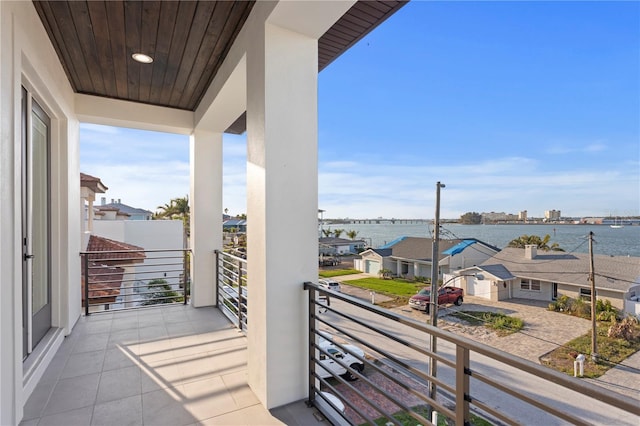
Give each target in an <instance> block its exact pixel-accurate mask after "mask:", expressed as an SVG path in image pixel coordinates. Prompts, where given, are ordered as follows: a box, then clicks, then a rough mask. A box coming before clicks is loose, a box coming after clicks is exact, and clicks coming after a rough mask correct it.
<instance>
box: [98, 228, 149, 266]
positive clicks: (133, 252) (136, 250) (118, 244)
mask: <svg viewBox="0 0 640 426" xmlns="http://www.w3.org/2000/svg"><path fill="white" fill-rule="evenodd" d="M125 250H126V251H127V252H126V253H92V254H90V255H89V256H90V257H89V259H90V260H92V261H97V262H103V263H106V262H107V261H117V262H118V263H120V264H122V263H140V262H143V261H144V259H145V258H146V257H147V256H146V255H145V254H144V248H142V247H138V246H135V245H133V244H128V243H123V242H122V241H116V240H110V239H109V238H104V237H99V236H97V235H91V236H90V237H89V243H88V244H87V251H88V252H101V251H125Z"/></svg>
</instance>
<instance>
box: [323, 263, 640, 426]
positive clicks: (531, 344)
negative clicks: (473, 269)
mask: <svg viewBox="0 0 640 426" xmlns="http://www.w3.org/2000/svg"><path fill="white" fill-rule="evenodd" d="M340 278H342V279H353V278H355V277H354V276H349V277H340ZM343 292H345V293H348V294H352V295H354V296H356V297H361V298H363V299H364V300H367V301H370V300H368V299H370V295H369V292H368V291H366V290H361V289H354V288H352V287H349V286H346V285H343ZM485 302H487V303H485ZM517 302H520V301H517ZM335 303H336V304H338V303H340V302H338V301H336V302H335ZM544 305H545V306H546V304H544ZM342 307H343V306H341V308H342ZM488 308H489V309H501V310H503V311H504V312H507V313H509V314H512V315H517V316H522V317H523V318H524V319H525V323H527V328H526V329H525V330H524V332H521V333H516V334H515V335H512V336H515V337H511V336H508V338H509V340H504V339H506V338H498V337H496V336H495V335H493V334H486V335H483V334H482V333H479V334H477V335H475V336H474V335H473V334H470V335H469V334H463V335H464V336H465V337H467V338H472V339H474V340H477V341H481V342H483V343H486V344H488V345H490V346H493V347H496V348H498V349H501V350H505V351H507V352H510V353H513V354H515V355H518V356H520V357H523V358H525V359H529V360H531V361H533V362H536V363H537V360H538V357H539V356H541V355H543V354H544V353H546V352H548V351H549V350H551V349H552V348H554V347H556V346H557V344H559V343H560V344H561V343H563V342H565V341H568V340H570V339H571V338H573V337H575V336H577V335H580V334H584V333H585V332H586V331H588V329H589V324H590V323H589V321H585V320H581V319H579V318H573V317H569V316H566V315H563V314H557V313H553V312H548V311H546V310H545V308H544V306H541V304H539V303H531V304H525V303H514V302H509V303H504V302H500V306H497V305H493V306H492V304H491V302H488V301H485V300H484V299H482V300H474V299H473V298H467V299H465V303H464V304H463V305H462V307H460V308H457V307H456V309H467V310H480V309H483V310H487V309H488ZM344 309H345V310H347V311H348V312H349V313H351V314H353V315H356V316H358V317H361V318H362V319H363V320H364V321H366V322H367V323H369V324H372V323H373V324H376V325H377V326H378V327H381V328H382V329H384V330H386V331H388V332H390V333H392V334H396V335H398V336H402V337H404V338H408V339H409V340H411V341H413V342H414V343H416V344H421V345H425V344H426V338H425V337H424V336H416V335H415V334H416V333H412V331H410V330H407V329H406V327H404V326H401V325H400V324H396V323H392V322H389V321H381V319H380V318H377V317H375V316H373V315H371V314H369V313H366V312H355V310H354V309H353V308H352V307H351V306H344ZM395 310H396V311H397V312H399V313H401V314H403V315H405V316H410V317H413V318H414V319H418V320H420V319H424V320H426V316H425V315H424V314H423V313H420V312H417V311H413V310H410V309H409V308H408V307H404V308H403V307H401V308H396V309H395ZM328 315H329V316H328V317H327V318H331V321H332V322H335V323H336V324H339V325H341V326H344V327H345V328H346V329H347V330H351V331H354V332H356V334H358V335H361V336H364V337H365V338H368V339H373V341H375V340H376V339H379V337H377V336H375V335H374V334H373V333H372V332H371V331H369V330H364V329H363V328H362V327H360V326H357V325H353V324H346V323H345V322H344V321H342V320H341V319H339V318H337V316H336V315H334V314H330V313H329V314H328ZM442 315H443V316H444V315H446V310H445V311H443V312H442ZM575 320H578V321H575ZM585 322H586V324H585ZM441 324H443V326H444V325H445V324H444V322H442V323H441ZM451 327H452V328H453V330H452V331H454V332H460V330H455V328H459V327H456V325H455V324H453V325H451ZM443 328H447V327H443ZM475 329H480V330H483V329H481V328H478V327H475ZM483 331H484V330H483ZM385 347H387V346H385ZM388 349H389V350H390V351H392V352H393V353H394V354H395V355H396V356H399V357H401V358H402V359H404V360H405V361H406V362H408V363H409V364H411V365H412V366H415V367H417V368H420V369H423V370H424V371H426V369H427V365H428V363H427V361H426V360H424V361H423V360H421V358H423V357H422V356H416V352H414V351H412V350H410V349H407V348H406V347H403V346H399V345H389V346H388ZM438 349H439V350H438V352H439V353H442V354H443V355H445V356H447V357H451V358H452V357H453V353H454V347H453V346H452V345H450V344H448V343H447V342H444V341H442V342H441V341H439V343H438ZM639 360H640V355H638V354H636V355H635V356H634V357H631V358H630V359H628V360H627V361H626V362H625V366H623V367H622V368H620V369H614V370H611V371H610V372H609V373H607V374H606V375H605V376H603V377H602V378H600V379H598V380H597V381H596V383H598V384H603V383H607V382H609V383H611V385H610V386H612V388H613V389H612V390H614V391H617V392H620V393H623V394H625V395H627V396H630V397H632V398H636V399H638V400H639V401H640V398H639V396H640V389H639V388H640V380H639V376H638V370H637V369H634V368H637V367H634V366H636V364H637V362H638V361H639ZM472 363H473V366H472V368H473V369H474V370H477V371H480V372H481V373H482V374H486V375H487V376H489V377H495V378H498V377H503V378H505V379H506V380H507V383H509V385H510V386H512V387H513V388H517V389H520V390H522V391H527V392H531V393H532V395H533V396H534V397H535V398H536V399H543V400H545V401H546V402H548V403H552V404H558V405H561V406H562V407H563V409H566V410H567V411H569V412H572V413H574V414H576V415H580V416H582V417H584V418H586V419H589V421H591V422H593V423H594V424H603V425H605V424H607V425H609V424H629V425H637V424H638V422H637V418H635V417H632V416H630V415H628V414H625V413H620V412H617V411H616V410H611V409H610V408H609V407H607V406H605V405H604V404H602V403H600V402H599V401H595V400H590V399H587V400H585V397H584V396H582V395H578V394H576V393H574V392H570V391H567V390H565V389H563V388H559V387H558V386H556V385H553V384H550V383H548V382H545V381H543V380H541V379H540V378H538V377H532V376H530V375H528V374H525V373H523V372H522V371H519V370H515V369H511V368H510V367H508V366H505V365H502V364H500V363H497V362H496V361H494V360H492V359H489V358H485V357H482V356H478V355H473V356H472ZM438 377H439V378H441V379H443V380H444V381H445V382H447V383H451V384H452V383H453V372H452V371H451V370H450V369H448V368H441V367H440V366H439V370H438ZM610 377H612V378H613V379H611V380H610V379H609V378H610ZM472 383H473V386H472V390H473V394H474V395H475V396H476V397H480V399H481V400H483V401H485V402H487V403H489V404H490V405H493V406H496V407H500V409H501V410H504V411H506V412H508V413H509V414H510V415H513V416H514V417H515V418H518V419H519V420H520V421H522V422H523V423H524V424H563V423H562V422H560V421H558V420H557V419H553V418H551V417H546V415H545V414H541V413H540V412H539V411H538V410H537V409H533V408H531V407H530V406H528V405H527V404H523V403H522V402H519V401H516V400H513V399H511V398H509V397H506V396H505V395H504V394H502V393H500V392H497V391H495V390H494V389H492V388H490V387H487V386H486V385H484V384H482V383H479V382H472Z"/></svg>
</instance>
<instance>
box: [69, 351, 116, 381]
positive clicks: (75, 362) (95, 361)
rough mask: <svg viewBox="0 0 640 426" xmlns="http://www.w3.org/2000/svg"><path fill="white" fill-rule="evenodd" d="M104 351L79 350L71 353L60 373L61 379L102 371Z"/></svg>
mask: <svg viewBox="0 0 640 426" xmlns="http://www.w3.org/2000/svg"><path fill="white" fill-rule="evenodd" d="M104 354H105V351H103V350H101V351H91V352H80V353H76V354H73V355H71V356H70V357H69V359H68V360H67V364H66V365H65V367H64V370H63V371H62V374H61V375H60V378H61V379H68V378H70V377H77V376H84V375H86V374H92V373H99V372H101V371H102V365H103V363H104Z"/></svg>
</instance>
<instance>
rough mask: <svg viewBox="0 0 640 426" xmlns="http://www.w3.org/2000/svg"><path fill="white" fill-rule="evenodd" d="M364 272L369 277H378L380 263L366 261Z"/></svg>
mask: <svg viewBox="0 0 640 426" xmlns="http://www.w3.org/2000/svg"><path fill="white" fill-rule="evenodd" d="M365 272H366V273H367V274H371V275H378V272H380V262H376V261H375V260H367V263H366V265H365Z"/></svg>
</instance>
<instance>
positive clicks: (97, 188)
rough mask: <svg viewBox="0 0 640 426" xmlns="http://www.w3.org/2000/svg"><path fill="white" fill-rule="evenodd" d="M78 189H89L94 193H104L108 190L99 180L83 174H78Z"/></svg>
mask: <svg viewBox="0 0 640 426" xmlns="http://www.w3.org/2000/svg"><path fill="white" fill-rule="evenodd" d="M80 187H85V188H89V189H90V190H92V191H93V192H95V193H105V192H106V191H107V189H109V188H107V187H106V186H105V185H104V184H103V183H102V181H101V180H100V178H97V177H94V176H91V175H88V174H85V173H80Z"/></svg>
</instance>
